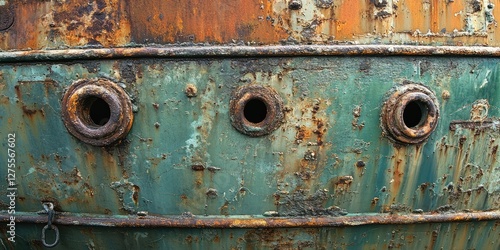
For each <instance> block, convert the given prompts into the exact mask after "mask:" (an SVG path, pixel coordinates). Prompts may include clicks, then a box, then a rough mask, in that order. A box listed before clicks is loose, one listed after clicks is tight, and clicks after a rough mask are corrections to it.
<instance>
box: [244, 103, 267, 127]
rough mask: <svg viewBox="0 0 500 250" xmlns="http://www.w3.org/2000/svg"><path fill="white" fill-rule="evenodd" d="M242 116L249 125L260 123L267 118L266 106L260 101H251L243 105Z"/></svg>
mask: <svg viewBox="0 0 500 250" xmlns="http://www.w3.org/2000/svg"><path fill="white" fill-rule="evenodd" d="M243 115H244V116H245V119H247V121H249V122H251V123H259V122H262V121H264V119H266V116H267V107H266V104H265V103H264V102H263V101H262V100H260V99H252V100H250V101H248V102H247V104H246V105H245V109H244V110H243Z"/></svg>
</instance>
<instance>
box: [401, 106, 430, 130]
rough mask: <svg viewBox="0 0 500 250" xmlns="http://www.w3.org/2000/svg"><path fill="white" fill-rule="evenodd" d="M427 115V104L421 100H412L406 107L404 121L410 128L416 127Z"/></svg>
mask: <svg viewBox="0 0 500 250" xmlns="http://www.w3.org/2000/svg"><path fill="white" fill-rule="evenodd" d="M426 115H427V109H426V108H425V104H423V103H422V102H419V101H411V102H410V103H408V104H407V105H406V107H405V110H404V111H403V121H404V123H405V125H406V127H408V128H414V127H416V126H418V125H419V124H420V123H421V122H422V121H423V120H424V119H425V118H424V116H426Z"/></svg>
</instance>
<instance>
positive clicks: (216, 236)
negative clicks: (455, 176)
mask: <svg viewBox="0 0 500 250" xmlns="http://www.w3.org/2000/svg"><path fill="white" fill-rule="evenodd" d="M498 225H499V224H498V223H495V222H494V221H488V222H469V223H442V224H416V225H411V226H409V225H399V226H397V225H395V226H380V225H366V226H359V227H343V228H342V227H339V228H335V227H334V228H332V227H328V228H281V229H280V228H264V229H236V228H234V229H196V228H189V229H187V228H185V229H184V228H171V229H160V228H120V229H119V230H116V229H115V230H110V228H109V227H84V226H80V227H78V226H63V225H61V226H59V228H60V231H61V233H65V234H66V235H65V237H61V243H60V245H59V246H58V247H56V248H55V249H65V248H64V247H62V246H71V249H89V248H90V249H98V248H102V249H214V250H216V249H324V250H327V249H388V248H399V249H415V250H418V249H440V248H443V249H462V248H465V249H497V248H498V241H497V238H495V237H496V236H497V234H498V230H499V229H498ZM42 226H43V225H33V224H19V226H18V227H19V230H20V231H23V232H26V234H25V235H24V236H25V238H26V239H30V240H29V241H26V242H20V243H19V245H18V246H19V248H20V249H44V248H43V247H42V244H41V242H40V240H39V238H38V237H39V233H40V232H39V231H40V230H41V228H42Z"/></svg>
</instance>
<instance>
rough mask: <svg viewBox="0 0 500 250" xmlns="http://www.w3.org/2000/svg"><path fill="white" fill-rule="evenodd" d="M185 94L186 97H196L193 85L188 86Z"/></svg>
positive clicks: (196, 90)
mask: <svg viewBox="0 0 500 250" xmlns="http://www.w3.org/2000/svg"><path fill="white" fill-rule="evenodd" d="M185 92H186V96H187V97H195V96H197V95H198V89H197V88H196V86H194V85H193V84H188V85H187V86H186V90H185Z"/></svg>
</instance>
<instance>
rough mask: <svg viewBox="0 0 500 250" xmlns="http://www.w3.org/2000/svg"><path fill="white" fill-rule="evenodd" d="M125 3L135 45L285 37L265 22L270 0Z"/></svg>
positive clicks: (144, 1)
mask: <svg viewBox="0 0 500 250" xmlns="http://www.w3.org/2000/svg"><path fill="white" fill-rule="evenodd" d="M125 2H126V5H127V7H128V13H129V14H130V23H131V35H132V40H133V42H137V43H142V42H147V41H152V42H158V43H164V42H170V43H173V42H215V43H224V42H231V41H232V40H233V39H234V40H245V41H249V40H256V41H258V42H263V43H269V42H275V41H279V40H281V39H285V38H286V37H287V34H286V33H285V32H284V31H279V30H276V29H275V28H274V27H273V26H272V25H271V23H270V21H268V20H266V17H267V16H270V15H271V14H272V2H271V1H260V0H233V1H206V0H192V1H177V0H153V1H150V0H138V1H131V0H128V1H125ZM261 3H262V4H261ZM145 10H147V11H145Z"/></svg>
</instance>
